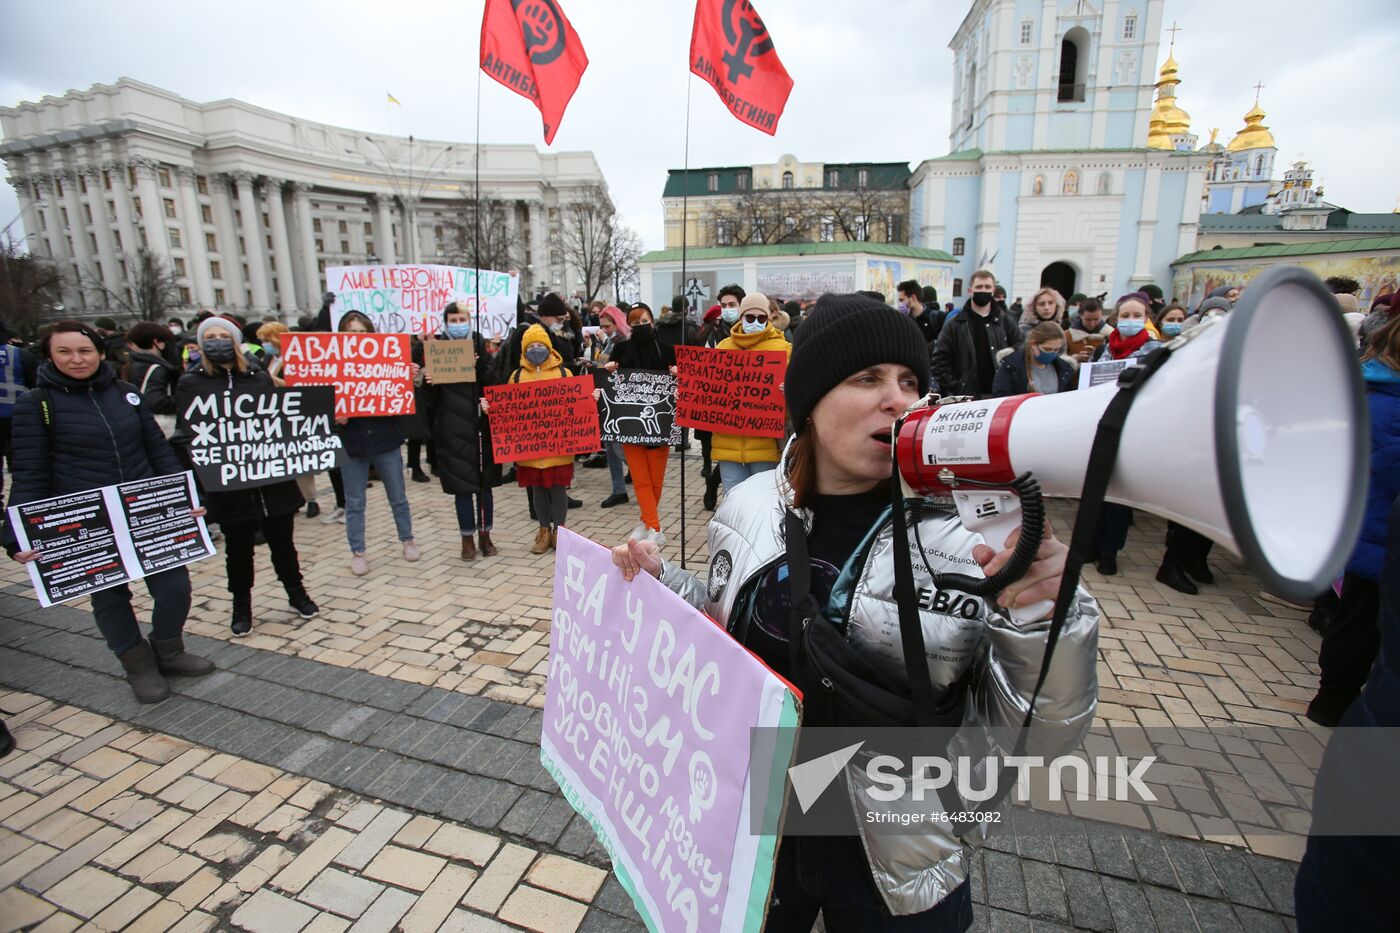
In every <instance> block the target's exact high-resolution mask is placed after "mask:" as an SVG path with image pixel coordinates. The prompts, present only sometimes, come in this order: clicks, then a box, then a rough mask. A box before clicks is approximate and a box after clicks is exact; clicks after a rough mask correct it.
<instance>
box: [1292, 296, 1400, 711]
mask: <svg viewBox="0 0 1400 933" xmlns="http://www.w3.org/2000/svg"><path fill="white" fill-rule="evenodd" d="M1361 376H1362V378H1363V379H1365V380H1366V401H1367V404H1368V406H1369V407H1370V410H1371V487H1370V492H1369V493H1368V494H1367V499H1366V521H1365V523H1364V524H1363V525H1362V526H1361V539H1360V540H1359V541H1358V542H1357V543H1356V550H1355V551H1354V552H1353V553H1352V555H1351V560H1350V562H1348V563H1347V570H1346V576H1345V577H1343V578H1342V598H1341V602H1340V603H1339V604H1338V605H1337V612H1336V616H1335V617H1334V619H1333V622H1332V625H1331V626H1330V627H1329V628H1328V629H1327V631H1326V632H1325V633H1324V634H1323V636H1322V649H1321V651H1320V652H1319V653H1318V659H1317V663H1318V667H1320V668H1321V670H1322V677H1321V684H1320V686H1319V687H1318V691H1317V696H1315V697H1313V701H1312V702H1311V703H1309V704H1308V718H1309V719H1311V720H1312V721H1313V722H1316V723H1318V724H1320V725H1324V726H1335V725H1336V724H1337V723H1338V722H1339V721H1340V720H1341V718H1342V714H1343V713H1345V712H1346V710H1347V707H1348V706H1350V705H1351V703H1352V701H1353V700H1355V699H1356V696H1357V694H1359V693H1360V692H1361V688H1362V686H1364V685H1365V683H1366V677H1367V675H1368V674H1369V673H1370V671H1371V663H1372V662H1373V661H1375V659H1376V651H1377V650H1378V649H1379V647H1380V630H1379V629H1378V628H1377V626H1376V619H1377V616H1378V614H1379V612H1380V579H1381V565H1382V563H1383V562H1384V560H1385V542H1386V526H1387V521H1388V517H1389V515H1390V507H1391V505H1392V503H1394V502H1395V498H1396V495H1397V494H1400V317H1392V318H1391V319H1390V322H1389V323H1388V324H1386V326H1385V327H1383V328H1381V329H1380V330H1379V331H1377V332H1375V333H1374V334H1372V335H1371V339H1370V341H1369V342H1368V343H1367V345H1366V353H1365V355H1364V356H1363V357H1362V363H1361Z"/></svg>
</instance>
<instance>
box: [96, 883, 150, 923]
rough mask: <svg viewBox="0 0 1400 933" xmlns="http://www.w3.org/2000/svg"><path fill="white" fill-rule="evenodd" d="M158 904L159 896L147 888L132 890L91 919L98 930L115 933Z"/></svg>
mask: <svg viewBox="0 0 1400 933" xmlns="http://www.w3.org/2000/svg"><path fill="white" fill-rule="evenodd" d="M159 902H160V895H159V894H157V893H156V892H154V891H151V890H149V889H147V888H132V889H131V890H129V891H127V892H126V893H125V894H123V895H122V896H121V897H119V898H117V899H116V900H115V901H113V902H112V904H111V906H109V907H108V908H107V909H106V910H104V911H102V913H100V914H98V915H97V916H96V917H93V918H92V925H93V926H94V927H96V928H97V929H99V930H109V931H112V933H115V931H117V930H122V929H125V928H126V926H127V925H128V924H130V923H131V922H132V921H134V920H135V919H136V918H137V917H139V916H141V915H142V914H144V913H145V912H146V911H147V910H149V909H151V908H152V907H154V906H155V905H156V904H158V903H159Z"/></svg>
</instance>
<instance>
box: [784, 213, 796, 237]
mask: <svg viewBox="0 0 1400 933" xmlns="http://www.w3.org/2000/svg"><path fill="white" fill-rule="evenodd" d="M783 228H784V229H785V230H786V231H787V235H788V236H792V235H793V234H794V233H796V232H797V218H796V217H784V218H783Z"/></svg>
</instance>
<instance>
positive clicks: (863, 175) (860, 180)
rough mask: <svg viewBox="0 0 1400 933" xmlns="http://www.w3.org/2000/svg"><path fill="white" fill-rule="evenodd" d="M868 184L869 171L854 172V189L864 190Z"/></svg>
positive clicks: (865, 169)
mask: <svg viewBox="0 0 1400 933" xmlns="http://www.w3.org/2000/svg"><path fill="white" fill-rule="evenodd" d="M868 184H870V169H868V168H862V169H858V170H857V171H856V187H858V188H864V187H865V186H866V185H868Z"/></svg>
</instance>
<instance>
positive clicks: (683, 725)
mask: <svg viewBox="0 0 1400 933" xmlns="http://www.w3.org/2000/svg"><path fill="white" fill-rule="evenodd" d="M796 722H797V704H796V699H795V697H794V696H793V694H792V692H791V691H790V690H789V689H788V688H787V687H786V686H785V685H784V684H783V682H782V681H781V680H779V679H778V678H777V677H776V676H775V675H774V674H773V673H772V672H771V671H769V670H768V669H767V668H766V667H764V666H763V664H762V663H760V662H759V661H758V660H757V659H755V658H754V657H753V656H752V655H751V654H749V653H748V652H747V651H745V650H744V648H743V647H742V646H740V645H739V644H738V643H737V642H736V641H734V639H733V638H731V637H730V636H729V635H728V634H727V633H726V632H725V631H724V630H723V629H722V628H720V627H719V626H717V625H715V624H714V622H712V621H710V620H709V619H708V618H706V617H705V616H704V615H702V614H701V613H700V612H698V611H697V610H695V609H693V608H692V607H691V606H689V605H688V604H687V603H686V602H685V601H683V600H682V599H681V598H680V597H678V596H676V595H675V594H674V593H672V592H671V591H670V590H668V589H667V588H666V587H665V586H663V585H662V584H661V583H660V581H658V580H656V579H655V578H653V577H651V576H649V575H647V574H641V575H639V576H638V577H637V578H636V579H635V580H633V581H632V582H631V583H627V582H625V581H624V580H623V579H622V574H621V572H620V571H619V570H618V569H617V568H616V567H614V566H613V563H612V558H611V554H610V553H609V551H608V550H607V549H606V548H603V547H600V546H599V545H597V544H594V543H593V542H591V541H589V540H587V539H586V538H583V537H580V536H579V535H576V534H574V533H572V532H570V531H569V530H568V529H566V528H561V529H559V541H558V547H557V551H556V555H555V565H554V611H553V622H552V627H551V629H550V650H549V680H548V684H547V686H546V689H545V721H544V726H543V731H542V735H541V740H540V759H541V761H542V762H543V764H544V766H545V768H546V770H548V771H549V773H550V774H551V775H552V776H553V777H554V779H555V781H557V782H558V783H559V786H560V788H561V789H562V790H563V792H564V796H565V797H566V799H568V801H569V803H570V804H572V805H573V807H574V809H576V810H577V811H578V812H579V813H580V814H582V815H583V816H584V817H585V818H586V819H587V820H588V821H589V822H590V823H591V824H592V826H593V829H594V831H595V832H597V834H598V837H599V839H600V841H601V842H602V844H603V846H604V847H605V848H606V849H607V850H608V854H609V855H610V856H611V857H612V864H613V870H614V871H615V872H616V873H617V876H618V880H619V881H621V883H622V885H623V887H624V888H625V889H626V890H627V891H628V893H630V894H631V895H632V899H633V902H634V903H635V904H636V907H637V910H638V912H639V913H640V914H641V916H642V919H643V920H644V921H645V922H646V925H647V927H648V928H649V929H651V930H654V931H696V930H737V931H757V930H758V929H759V928H760V927H761V925H762V922H763V917H764V914H765V907H766V905H767V902H768V896H769V893H770V891H771V888H772V880H773V863H774V857H775V854H776V852H775V848H776V844H777V817H778V814H779V813H780V812H781V809H782V803H783V790H784V787H785V783H784V782H783V781H782V780H781V779H780V778H774V775H782V774H783V773H784V772H785V771H786V768H787V767H788V765H789V764H791V757H792V745H791V738H788V740H787V742H786V744H782V743H779V745H778V747H776V748H775V749H774V750H773V752H772V760H763V761H760V760H758V759H756V758H754V757H752V755H753V753H752V746H751V743H750V729H751V728H753V727H764V726H774V727H776V726H793V725H795V724H796ZM783 732H784V733H786V734H787V736H789V737H791V736H794V735H795V734H796V730H795V729H785V730H783ZM755 788H757V789H758V790H757V791H755ZM746 800H747V801H756V802H757V803H754V804H753V806H755V807H760V808H761V809H762V810H763V818H762V819H760V820H758V822H757V823H756V824H755V825H760V826H768V827H771V828H772V831H771V832H768V833H764V834H762V835H759V834H754V833H751V832H750V817H751V816H753V814H752V812H751V811H750V810H749V809H748V807H747V806H746Z"/></svg>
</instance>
